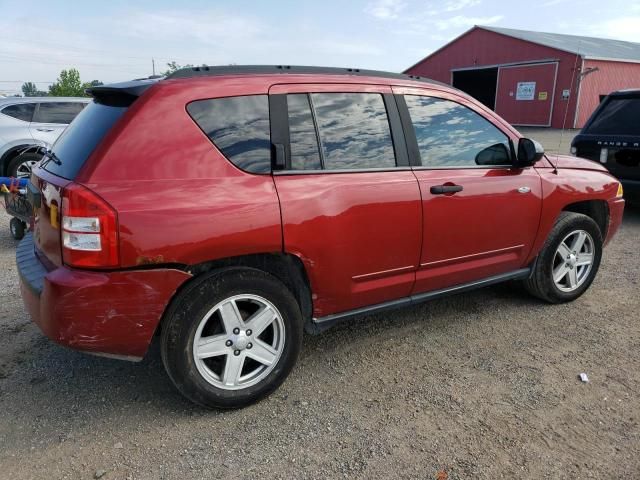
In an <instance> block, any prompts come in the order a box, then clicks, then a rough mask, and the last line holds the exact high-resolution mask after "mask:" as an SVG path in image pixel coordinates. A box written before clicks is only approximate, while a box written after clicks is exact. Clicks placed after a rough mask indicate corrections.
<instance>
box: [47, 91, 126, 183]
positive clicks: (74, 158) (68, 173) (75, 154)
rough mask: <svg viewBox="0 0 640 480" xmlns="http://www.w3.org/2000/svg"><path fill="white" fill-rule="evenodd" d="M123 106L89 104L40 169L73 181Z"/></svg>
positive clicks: (122, 110) (72, 123) (123, 109)
mask: <svg viewBox="0 0 640 480" xmlns="http://www.w3.org/2000/svg"><path fill="white" fill-rule="evenodd" d="M126 110H127V107H121V106H109V105H103V104H101V103H97V102H95V101H94V102H92V103H90V104H89V105H88V106H87V107H86V108H85V109H84V110H82V112H80V114H79V115H78V116H77V117H76V118H75V119H74V120H73V122H71V124H70V125H69V126H68V127H67V128H66V129H65V131H64V132H63V133H62V135H60V137H59V138H58V140H57V141H56V142H55V143H54V144H53V147H52V148H51V150H52V151H53V153H54V155H52V156H51V157H49V158H47V159H45V161H44V162H43V164H42V167H43V168H44V169H45V170H46V171H48V172H50V173H53V174H54V175H57V176H59V177H63V178H66V179H69V180H73V179H74V178H75V177H76V175H77V174H78V172H79V171H80V169H81V168H82V166H83V165H84V163H85V161H86V160H87V158H89V155H91V152H93V151H94V150H95V148H96V147H97V146H98V144H99V143H100V141H101V140H102V138H103V137H104V136H105V135H106V134H107V132H108V131H109V130H110V129H111V127H112V126H113V124H114V123H115V122H116V121H117V120H118V119H119V118H120V117H121V116H122V114H123V113H124V112H125V111H126Z"/></svg>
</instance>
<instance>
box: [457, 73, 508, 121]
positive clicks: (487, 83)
mask: <svg viewBox="0 0 640 480" xmlns="http://www.w3.org/2000/svg"><path fill="white" fill-rule="evenodd" d="M452 73H453V86H454V87H455V88H459V89H460V90H462V91H463V92H466V93H468V94H469V95H471V96H472V97H473V98H475V99H476V100H478V101H480V102H482V103H483V104H484V105H486V106H487V107H489V108H490V109H491V110H493V109H494V108H495V106H496V84H497V83H498V68H497V67H494V68H474V69H471V70H454V71H453V72H452Z"/></svg>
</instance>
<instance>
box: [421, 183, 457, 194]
mask: <svg viewBox="0 0 640 480" xmlns="http://www.w3.org/2000/svg"><path fill="white" fill-rule="evenodd" d="M429 191H430V192H431V193H432V194H433V195H444V194H446V193H456V192H461V191H462V185H434V186H433V187H431V188H430V189H429Z"/></svg>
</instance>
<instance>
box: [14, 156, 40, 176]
mask: <svg viewBox="0 0 640 480" xmlns="http://www.w3.org/2000/svg"><path fill="white" fill-rule="evenodd" d="M37 164H38V160H26V161H24V162H22V163H21V164H20V165H18V168H17V169H16V177H17V178H29V177H31V170H33V167H35V166H36V165H37Z"/></svg>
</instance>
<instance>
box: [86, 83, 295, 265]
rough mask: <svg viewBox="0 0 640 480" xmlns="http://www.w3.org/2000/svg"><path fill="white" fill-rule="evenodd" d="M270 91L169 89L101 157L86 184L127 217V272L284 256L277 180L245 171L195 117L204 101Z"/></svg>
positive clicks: (156, 93) (258, 87)
mask: <svg viewBox="0 0 640 480" xmlns="http://www.w3.org/2000/svg"><path fill="white" fill-rule="evenodd" d="M268 86H269V82H267V81H265V80H264V79H259V78H258V79H254V78H243V79H242V81H239V80H238V79H237V78H220V79H211V78H209V79H194V80H187V81H185V80H180V81H171V80H169V81H163V82H162V83H158V84H156V85H154V86H153V87H151V89H150V90H149V91H147V92H146V93H145V94H144V96H143V97H141V98H140V100H139V101H137V102H136V103H134V105H133V106H132V107H131V108H130V111H128V112H127V114H126V117H125V118H123V121H122V122H121V123H120V124H119V125H118V127H117V131H115V132H113V139H112V140H113V141H112V142H105V143H103V144H102V146H101V148H100V149H99V150H97V151H96V152H95V154H94V155H92V158H91V159H90V160H89V162H88V164H87V165H86V167H85V168H84V169H83V171H82V172H81V173H80V178H79V180H80V182H81V183H85V184H86V185H87V186H88V187H89V188H91V189H92V190H94V191H95V192H97V193H98V194H99V195H101V196H102V197H103V198H104V199H105V200H106V201H108V202H109V203H110V204H111V205H112V206H113V207H114V208H115V209H116V210H117V212H118V222H119V230H120V257H121V266H122V267H131V266H137V265H142V264H150V263H154V264H184V265H193V264H198V263H201V262H206V261H210V260H214V259H219V258H225V257H231V256H238V255H244V254H251V253H259V252H275V251H281V250H282V231H281V226H280V206H279V202H278V196H277V193H276V190H275V186H274V183H273V178H272V177H271V176H270V175H253V174H250V173H246V172H243V171H241V170H239V169H238V168H236V167H235V166H234V165H233V164H232V163H231V162H230V161H228V160H227V159H226V158H225V157H224V156H223V155H222V154H221V153H220V152H219V151H218V149H217V148H216V147H215V146H214V145H213V144H212V143H211V141H210V140H209V139H208V138H207V136H206V135H205V134H204V133H203V132H202V131H201V130H200V128H199V127H198V126H197V125H196V123H195V122H194V121H193V120H192V119H191V117H190V116H189V115H188V113H187V111H186V105H187V104H188V103H190V102H192V101H194V100H199V99H207V98H217V97H225V96H234V95H252V94H266V93H267V90H268Z"/></svg>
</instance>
